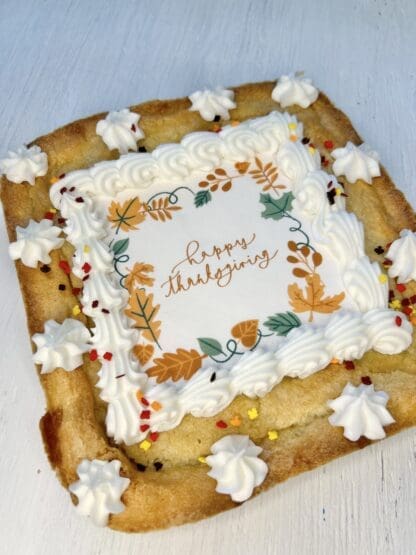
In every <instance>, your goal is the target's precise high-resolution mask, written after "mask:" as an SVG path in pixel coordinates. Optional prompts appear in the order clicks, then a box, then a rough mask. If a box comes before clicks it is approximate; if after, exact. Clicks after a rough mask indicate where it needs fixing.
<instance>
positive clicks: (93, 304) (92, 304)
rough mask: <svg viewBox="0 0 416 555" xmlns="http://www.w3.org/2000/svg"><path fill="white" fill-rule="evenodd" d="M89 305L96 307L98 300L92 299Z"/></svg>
mask: <svg viewBox="0 0 416 555" xmlns="http://www.w3.org/2000/svg"><path fill="white" fill-rule="evenodd" d="M91 306H92V308H97V306H98V301H97V300H95V301H92V303H91Z"/></svg>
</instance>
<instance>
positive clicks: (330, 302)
mask: <svg viewBox="0 0 416 555" xmlns="http://www.w3.org/2000/svg"><path fill="white" fill-rule="evenodd" d="M305 281H306V288H305V291H302V289H301V288H300V287H299V285H298V284H297V283H292V284H291V285H289V286H288V288H287V292H288V295H289V298H290V304H291V306H292V308H293V310H294V311H295V312H309V313H310V314H309V322H311V321H312V320H313V312H320V313H325V314H329V313H331V312H335V310H338V309H339V308H340V305H341V302H342V301H343V300H344V297H345V294H344V293H339V294H337V295H333V296H332V297H324V292H325V286H324V284H323V283H322V281H321V278H320V276H319V275H318V274H308V275H307V276H306V277H305Z"/></svg>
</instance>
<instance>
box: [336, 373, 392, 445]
mask: <svg viewBox="0 0 416 555" xmlns="http://www.w3.org/2000/svg"><path fill="white" fill-rule="evenodd" d="M388 400H389V396H388V395H387V393H385V392H384V391H374V385H373V384H371V385H365V384H360V385H359V386H358V387H355V386H354V385H352V384H350V383H348V384H347V385H346V386H345V387H344V390H343V392H342V394H341V395H340V396H339V397H337V398H336V399H334V400H332V401H328V406H329V407H330V408H331V409H332V410H333V411H334V414H332V415H331V416H330V417H329V419H328V420H329V422H330V424H332V426H342V427H343V428H344V436H345V437H346V438H347V439H349V440H350V441H357V440H358V439H360V437H361V436H364V437H366V438H368V439H382V438H383V437H386V432H385V431H384V429H383V426H386V425H387V424H392V423H393V422H395V420H394V418H393V417H392V415H391V414H390V413H389V411H388V410H387V409H386V405H387V401H388Z"/></svg>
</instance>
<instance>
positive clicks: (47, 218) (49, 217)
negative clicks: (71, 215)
mask: <svg viewBox="0 0 416 555" xmlns="http://www.w3.org/2000/svg"><path fill="white" fill-rule="evenodd" d="M43 217H44V218H45V220H53V218H54V215H53V214H52V212H45V214H44V215H43Z"/></svg>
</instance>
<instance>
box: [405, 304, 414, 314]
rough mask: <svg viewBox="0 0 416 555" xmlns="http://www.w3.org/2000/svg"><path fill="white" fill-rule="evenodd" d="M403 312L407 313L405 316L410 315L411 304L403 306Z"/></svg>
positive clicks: (411, 310)
mask: <svg viewBox="0 0 416 555" xmlns="http://www.w3.org/2000/svg"><path fill="white" fill-rule="evenodd" d="M403 312H404V313H405V314H407V316H410V315H411V314H412V312H413V308H412V307H411V306H405V307H404V308H403Z"/></svg>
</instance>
